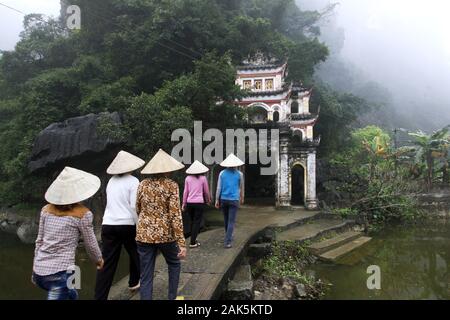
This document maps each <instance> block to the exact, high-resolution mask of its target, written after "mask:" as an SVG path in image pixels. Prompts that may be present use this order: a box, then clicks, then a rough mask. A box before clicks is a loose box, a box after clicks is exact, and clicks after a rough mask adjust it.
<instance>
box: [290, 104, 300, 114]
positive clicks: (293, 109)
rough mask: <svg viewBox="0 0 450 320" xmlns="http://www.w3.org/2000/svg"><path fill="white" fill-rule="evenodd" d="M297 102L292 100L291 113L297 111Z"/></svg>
mask: <svg viewBox="0 0 450 320" xmlns="http://www.w3.org/2000/svg"><path fill="white" fill-rule="evenodd" d="M298 111H299V109H298V102H297V101H294V102H292V103H291V113H298Z"/></svg>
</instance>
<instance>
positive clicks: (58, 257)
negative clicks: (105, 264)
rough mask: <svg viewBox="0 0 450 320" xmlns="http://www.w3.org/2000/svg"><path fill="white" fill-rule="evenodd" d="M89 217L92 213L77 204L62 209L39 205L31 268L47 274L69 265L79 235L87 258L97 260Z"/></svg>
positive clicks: (95, 242)
mask: <svg viewBox="0 0 450 320" xmlns="http://www.w3.org/2000/svg"><path fill="white" fill-rule="evenodd" d="M92 220H93V215H92V212H91V211H89V209H87V208H85V207H83V206H81V205H77V206H75V207H74V208H73V209H72V210H70V211H64V212H61V211H58V210H57V209H56V208H55V206H53V205H47V206H45V207H44V208H42V211H41V218H40V222H39V233H38V237H37V239H36V249H35V252H34V262H33V271H34V272H35V273H36V274H38V275H40V276H47V275H50V274H54V273H57V272H60V271H65V270H68V269H69V267H73V266H74V265H75V253H76V249H77V246H78V242H79V240H80V236H81V237H82V238H83V240H84V246H85V248H86V251H87V253H88V255H89V257H90V258H91V260H92V261H94V262H98V261H100V259H101V258H102V254H101V251H100V248H99V246H98V243H97V239H96V237H95V234H94V228H93V225H92Z"/></svg>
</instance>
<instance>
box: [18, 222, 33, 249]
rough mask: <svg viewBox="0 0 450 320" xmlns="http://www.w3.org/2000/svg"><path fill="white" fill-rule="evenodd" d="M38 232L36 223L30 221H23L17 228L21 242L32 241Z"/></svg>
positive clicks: (29, 242)
mask: <svg viewBox="0 0 450 320" xmlns="http://www.w3.org/2000/svg"><path fill="white" fill-rule="evenodd" d="M37 234H38V225H37V224H35V223H32V222H24V223H22V224H21V225H20V226H19V228H18V229H17V236H18V237H19V239H20V241H22V242H23V243H28V244H31V243H34V242H35V241H36V238H37Z"/></svg>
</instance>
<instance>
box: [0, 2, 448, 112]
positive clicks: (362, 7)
mask: <svg viewBox="0 0 450 320" xmlns="http://www.w3.org/2000/svg"><path fill="white" fill-rule="evenodd" d="M297 1H298V2H300V3H304V2H305V1H306V2H308V3H309V8H312V9H317V8H320V7H322V6H323V5H324V4H326V3H329V2H339V3H340V5H339V6H338V8H337V13H336V14H337V16H336V19H337V23H338V25H340V26H342V27H343V28H344V29H345V46H344V49H343V51H342V54H343V56H344V57H345V58H346V59H347V60H349V61H351V62H352V63H353V64H355V65H356V66H357V67H358V68H360V69H361V71H363V72H365V73H366V74H368V75H369V77H371V78H373V79H374V80H376V81H378V82H380V83H382V84H383V85H385V86H387V87H389V88H390V90H391V91H392V92H393V93H394V97H395V98H396V99H401V100H402V101H403V102H404V104H405V105H409V106H410V107H412V108H413V110H414V108H416V109H417V108H423V109H422V110H426V108H427V107H428V105H427V104H436V105H437V106H433V108H432V111H431V112H433V111H436V110H437V109H442V110H449V112H448V114H449V119H450V90H449V89H450V18H448V14H449V12H450V1H449V0H335V1H333V0H297ZM0 2H1V3H4V4H7V5H9V6H12V7H15V8H17V9H19V10H21V11H23V12H26V13H44V14H47V15H53V16H57V15H58V14H59V0H0ZM304 8H305V7H304ZM306 9H307V8H306ZM22 19H23V16H21V15H20V14H18V13H16V12H14V11H11V10H9V9H6V8H4V7H2V6H0V30H2V32H1V33H0V50H12V49H13V48H14V45H15V43H16V42H17V41H18V39H19V33H20V31H21V30H22Z"/></svg>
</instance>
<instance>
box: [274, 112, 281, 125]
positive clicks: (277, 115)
mask: <svg viewBox="0 0 450 320" xmlns="http://www.w3.org/2000/svg"><path fill="white" fill-rule="evenodd" d="M278 121H280V113H279V112H278V111H275V112H274V113H273V122H278Z"/></svg>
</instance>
